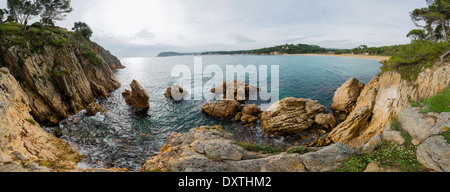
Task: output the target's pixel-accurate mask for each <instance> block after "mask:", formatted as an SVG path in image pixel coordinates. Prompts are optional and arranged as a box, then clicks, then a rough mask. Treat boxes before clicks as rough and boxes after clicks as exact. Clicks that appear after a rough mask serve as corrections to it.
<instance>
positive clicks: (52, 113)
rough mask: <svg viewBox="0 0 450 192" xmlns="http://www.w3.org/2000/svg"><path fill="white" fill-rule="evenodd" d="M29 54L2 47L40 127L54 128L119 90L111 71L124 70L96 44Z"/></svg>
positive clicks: (80, 43)
mask: <svg viewBox="0 0 450 192" xmlns="http://www.w3.org/2000/svg"><path fill="white" fill-rule="evenodd" d="M28 46H29V45H28ZM24 47H25V48H24ZM27 50H28V49H27V48H26V46H11V47H9V48H5V47H1V48H0V60H2V62H1V63H2V65H3V66H4V67H7V68H8V69H9V70H10V72H11V74H12V75H14V77H15V78H16V79H17V80H18V81H19V83H20V85H21V87H22V88H23V91H24V92H25V94H26V96H27V97H28V98H29V107H30V108H31V114H32V115H33V117H34V118H35V120H36V121H38V122H39V123H41V124H45V125H54V124H56V123H58V122H59V121H61V120H63V119H65V118H67V117H68V116H69V115H70V114H75V113H78V112H79V111H80V110H82V109H84V108H85V107H86V106H87V105H89V104H90V103H91V102H92V101H93V100H94V98H95V97H98V98H102V99H105V98H107V97H108V96H109V95H110V94H109V93H110V92H111V91H113V90H115V89H117V88H119V87H120V83H119V82H118V81H117V79H116V78H115V77H114V74H113V71H112V70H115V69H120V68H124V67H123V66H122V65H121V64H120V61H119V60H118V59H117V58H116V57H115V56H113V55H111V54H110V53H109V52H108V51H106V50H105V49H103V48H102V47H100V46H99V45H97V44H95V43H93V42H87V41H81V40H80V41H76V42H71V43H70V44H67V45H65V46H62V47H55V46H44V47H43V49H42V51H41V52H40V53H37V54H31V53H30V52H29V51H27Z"/></svg>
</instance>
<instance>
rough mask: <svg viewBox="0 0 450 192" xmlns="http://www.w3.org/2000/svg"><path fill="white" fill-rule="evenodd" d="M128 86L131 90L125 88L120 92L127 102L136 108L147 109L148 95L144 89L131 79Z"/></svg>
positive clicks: (148, 104)
mask: <svg viewBox="0 0 450 192" xmlns="http://www.w3.org/2000/svg"><path fill="white" fill-rule="evenodd" d="M130 87H131V91H130V90H125V92H123V93H122V96H123V97H124V98H125V101H126V102H127V104H128V105H131V106H132V107H134V108H137V109H149V108H150V96H148V94H147V92H146V91H145V89H144V88H142V86H141V85H140V84H139V83H138V82H137V81H136V80H133V82H132V83H131V84H130Z"/></svg>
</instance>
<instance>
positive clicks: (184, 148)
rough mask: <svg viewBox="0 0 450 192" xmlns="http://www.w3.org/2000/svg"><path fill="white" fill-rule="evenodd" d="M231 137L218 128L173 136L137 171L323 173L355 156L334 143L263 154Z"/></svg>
mask: <svg viewBox="0 0 450 192" xmlns="http://www.w3.org/2000/svg"><path fill="white" fill-rule="evenodd" d="M231 137H232V135H230V134H229V133H226V132H224V131H222V130H221V129H220V128H219V127H200V128H196V129H191V130H190V131H189V132H188V133H185V134H179V133H173V134H172V135H171V137H170V138H169V139H168V140H167V142H166V144H165V145H164V146H163V148H162V149H161V151H160V152H159V154H158V155H157V156H154V157H153V158H151V159H150V160H149V161H147V163H146V164H145V166H144V167H143V168H142V169H141V171H148V170H162V171H170V172H308V171H312V172H326V171H331V170H333V169H335V168H337V167H338V166H340V165H341V164H342V163H343V162H344V161H345V160H346V159H348V158H350V157H351V156H352V155H354V153H355V149H354V148H352V147H351V146H347V145H344V144H342V143H338V144H335V145H332V146H329V147H325V148H323V149H321V150H318V151H316V152H310V153H307V154H303V155H301V154H287V153H282V154H279V155H270V154H269V155H267V154H260V153H255V152H250V151H247V150H245V149H243V148H242V147H240V146H237V145H235V144H234V142H233V141H232V140H230V138H231Z"/></svg>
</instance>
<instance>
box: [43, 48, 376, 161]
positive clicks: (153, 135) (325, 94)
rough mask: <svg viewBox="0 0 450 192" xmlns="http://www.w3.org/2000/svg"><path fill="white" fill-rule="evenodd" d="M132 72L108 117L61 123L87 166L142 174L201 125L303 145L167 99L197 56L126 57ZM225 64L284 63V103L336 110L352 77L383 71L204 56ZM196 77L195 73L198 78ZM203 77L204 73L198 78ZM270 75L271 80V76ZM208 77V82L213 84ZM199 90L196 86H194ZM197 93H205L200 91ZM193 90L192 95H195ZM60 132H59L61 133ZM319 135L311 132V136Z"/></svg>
mask: <svg viewBox="0 0 450 192" xmlns="http://www.w3.org/2000/svg"><path fill="white" fill-rule="evenodd" d="M121 62H122V64H123V65H125V66H126V69H123V70H118V71H115V72H114V73H115V76H116V78H117V79H118V80H119V81H120V82H121V83H122V87H121V88H119V89H118V90H116V91H114V92H113V93H112V96H111V97H110V98H108V99H106V100H98V101H97V102H99V103H100V104H101V105H103V106H105V107H106V108H107V110H108V113H107V115H106V116H101V115H99V114H98V115H97V116H94V117H87V116H86V115H85V111H82V112H80V113H79V114H77V115H75V116H72V117H70V118H68V119H67V120H65V121H63V122H61V124H60V127H59V128H47V129H48V130H49V131H53V132H58V133H59V135H61V138H62V139H64V140H66V141H69V142H70V143H72V144H73V145H74V146H76V147H77V148H78V150H80V152H81V153H82V154H83V155H84V156H85V159H84V160H83V162H82V164H80V165H82V166H90V167H125V168H129V169H131V170H136V169H138V168H139V167H140V165H141V164H142V163H143V162H144V160H145V159H147V158H148V157H150V156H153V155H156V154H157V153H158V151H159V149H160V148H161V146H162V145H163V144H164V142H165V141H166V138H167V137H168V136H169V135H170V134H171V133H172V132H181V133H182V132H187V131H188V130H189V129H191V128H195V127H199V126H201V125H206V126H208V125H222V126H223V127H224V129H225V130H227V131H231V132H235V131H236V130H237V131H236V132H237V133H239V136H238V137H239V138H238V139H240V140H244V141H260V142H265V143H270V144H274V145H285V144H286V143H292V144H302V142H305V141H302V140H300V139H299V138H300V137H299V136H298V135H297V136H292V137H285V138H270V137H264V136H263V135H262V133H261V131H260V130H259V128H258V127H257V128H254V129H242V128H239V126H238V125H235V124H234V123H233V122H231V121H219V120H217V119H215V118H210V117H207V116H205V115H204V114H203V113H202V111H201V106H202V105H203V104H204V103H206V101H205V100H202V101H197V100H190V101H182V102H174V101H172V100H169V99H166V98H165V97H164V93H165V91H166V89H167V88H168V87H169V86H171V85H172V84H173V83H175V82H176V81H177V80H178V79H177V78H172V77H171V70H172V68H173V67H174V66H176V65H187V66H189V67H191V71H192V72H193V71H194V70H193V63H194V59H193V57H190V56H187V57H168V58H154V57H149V58H122V59H121ZM211 64H215V65H219V66H222V67H223V69H224V70H225V66H226V65H238V64H240V65H244V66H245V65H256V66H258V65H267V66H270V65H279V67H280V90H279V91H280V99H283V98H285V97H297V98H311V99H314V100H319V102H320V103H321V104H323V105H324V106H326V107H328V108H329V107H330V106H331V102H332V101H331V100H332V98H333V95H334V92H335V90H336V89H337V88H338V87H339V86H340V85H342V83H344V82H345V81H346V80H347V79H349V78H350V77H356V78H358V79H359V80H360V81H362V82H364V83H368V81H369V80H370V79H371V78H373V77H375V76H376V74H377V73H378V72H379V71H380V70H379V67H380V65H379V64H378V62H377V61H374V60H364V59H357V58H340V57H339V58H338V57H336V58H335V57H311V56H204V57H203V67H205V66H207V65H211ZM192 75H195V74H192ZM197 75H198V74H197ZM269 77H270V76H269ZM133 79H135V80H137V81H138V82H139V83H140V84H141V86H142V87H143V88H144V89H145V90H146V91H147V92H148V94H149V95H150V98H151V99H150V105H151V108H150V110H149V111H148V112H147V113H146V114H144V115H136V114H135V113H134V112H133V111H132V109H131V108H130V107H129V106H128V105H127V104H126V103H125V100H124V99H123V97H122V92H124V90H125V89H130V88H129V84H130V83H131V82H132V80H133ZM207 80H208V78H206V79H204V81H207ZM192 87H193V88H194V86H193V85H192ZM192 91H201V87H200V88H196V89H195V90H192ZM192 91H191V92H190V93H192ZM50 129H51V130H50ZM55 129H56V131H55ZM307 134H311V135H314V134H315V133H313V132H311V133H305V135H307Z"/></svg>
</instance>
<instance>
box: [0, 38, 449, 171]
mask: <svg viewBox="0 0 450 192" xmlns="http://www.w3.org/2000/svg"><path fill="white" fill-rule="evenodd" d="M55 38H56V37H55ZM28 46H29V45H28ZM24 47H25V48H24ZM27 50H28V49H27V48H26V45H25V46H10V47H3V46H2V47H1V50H0V56H1V60H2V63H1V67H3V68H1V73H0V78H1V81H0V82H1V84H0V87H1V90H2V91H1V92H0V99H1V100H0V102H1V109H0V116H1V117H8V118H1V120H0V133H1V134H0V137H1V141H0V171H123V169H120V168H114V169H112V168H111V167H104V169H82V168H80V167H78V166H77V163H78V162H79V161H80V160H81V159H82V156H81V155H80V154H79V152H78V151H77V150H76V149H73V148H72V147H71V145H70V144H69V143H67V142H66V141H64V140H62V139H59V138H57V137H56V136H55V135H53V134H52V133H49V132H46V131H45V130H44V129H43V128H42V126H41V125H46V126H52V125H57V124H59V123H60V122H61V121H63V120H64V121H67V118H71V116H72V115H75V114H78V113H79V112H80V111H83V110H84V109H86V108H98V107H97V106H95V104H94V105H93V104H92V103H93V102H95V101H97V100H96V98H98V99H106V98H108V97H109V96H110V95H111V92H112V91H114V90H116V89H118V88H119V87H121V84H120V83H119V81H118V80H117V79H116V78H115V76H114V72H113V71H114V70H119V69H122V68H124V66H123V65H122V64H121V63H120V61H119V59H117V58H116V57H115V56H113V55H111V54H110V53H109V52H108V51H106V50H105V49H103V48H102V47H100V46H99V45H97V44H95V43H93V42H90V41H83V40H80V41H75V40H74V41H72V42H71V43H68V44H67V45H65V46H63V47H54V46H44V47H43V49H42V50H40V52H37V53H30V52H29V51H27ZM89 55H94V56H95V57H89ZM93 60H95V61H96V62H94V61H93ZM449 67H450V66H449V65H448V63H445V64H444V65H441V66H440V67H437V66H435V67H432V68H430V69H427V70H425V71H424V72H422V73H420V75H419V77H418V79H417V80H415V81H407V80H403V79H402V78H401V75H400V74H398V73H396V72H387V73H384V74H383V75H381V76H380V77H377V78H374V79H373V80H371V81H370V82H369V83H368V84H367V85H364V84H363V83H361V82H359V81H358V80H357V79H355V78H352V79H350V80H348V81H347V82H346V83H345V84H343V85H342V86H341V87H340V88H339V89H338V90H337V91H336V93H335V95H334V99H333V105H332V109H333V111H334V112H335V114H330V113H328V112H327V109H326V107H324V106H323V105H321V104H320V103H319V102H318V101H314V100H311V99H302V98H293V97H289V98H285V99H283V100H281V101H279V102H277V103H275V104H274V105H272V106H271V107H269V110H264V109H258V107H257V106H256V105H252V104H247V105H245V104H244V105H243V103H245V102H239V100H245V98H244V99H239V98H237V97H235V100H223V101H219V102H217V103H207V104H205V105H203V108H202V109H200V108H199V109H195V110H203V112H204V113H205V115H209V116H214V117H217V118H220V119H225V120H234V121H236V122H239V123H241V124H242V125H243V126H244V127H254V126H255V124H257V122H260V128H261V131H262V132H263V133H265V134H268V135H277V136H283V135H290V134H296V133H302V132H305V131H307V130H309V129H311V128H313V129H314V128H315V129H317V130H319V131H324V132H322V134H321V135H319V136H317V138H314V139H313V140H312V141H311V142H308V143H305V145H307V146H303V145H302V146H303V147H304V148H307V150H306V152H305V151H304V150H303V151H304V152H302V153H297V152H288V151H289V150H286V152H281V153H278V154H277V153H264V152H261V151H258V150H256V151H251V150H249V149H248V148H247V147H244V146H243V145H242V144H239V142H237V141H236V139H235V136H233V134H232V133H229V132H226V131H224V130H223V128H222V127H221V126H201V127H192V129H191V130H190V131H188V132H187V133H184V134H183V133H173V134H171V135H170V136H169V137H168V138H167V141H166V142H165V144H164V145H163V147H162V148H161V149H160V150H159V153H157V154H154V155H152V156H153V157H151V158H148V159H149V160H148V161H146V162H145V163H144V164H143V166H142V167H141V169H140V170H141V171H152V170H161V171H200V172H202V171H205V172H210V171H214V172H222V171H231V172H260V171H267V172H290V171H299V172H327V171H333V170H334V169H336V168H338V167H339V166H340V165H342V164H343V163H344V162H345V160H348V159H350V158H352V157H353V156H355V155H358V154H361V153H365V152H368V153H370V151H371V148H372V147H373V145H375V144H376V143H380V142H382V141H386V140H387V141H395V142H398V143H402V138H401V137H398V136H399V135H401V130H393V129H391V128H390V125H391V121H392V118H393V117H398V118H399V121H400V122H401V123H402V124H403V125H404V126H403V130H402V131H406V132H408V133H409V134H410V135H411V137H412V143H413V144H414V145H415V146H418V149H417V159H418V160H419V161H420V162H421V163H422V164H423V165H424V166H425V167H426V168H428V169H430V170H432V171H449V159H450V158H449V156H450V155H449V154H450V152H449V151H448V149H450V148H449V146H448V145H449V144H448V143H446V142H445V140H444V139H443V138H442V137H441V136H439V135H440V134H442V133H444V132H445V131H447V130H448V127H449V114H448V113H441V114H427V115H422V114H420V113H419V112H418V109H417V108H410V107H411V104H412V103H413V102H414V101H417V100H420V99H425V98H429V97H431V96H433V95H436V94H438V93H440V92H441V91H443V90H444V89H445V88H446V87H448V86H449V84H450V78H449V77H450V71H449V70H450V69H449ZM231 83H233V82H231ZM234 83H236V84H239V83H240V82H234ZM133 84H134V85H132V86H131V88H132V89H133V90H132V91H129V92H126V94H124V95H123V96H124V97H126V95H129V96H130V99H129V100H130V103H133V101H136V100H140V97H137V98H133V95H135V94H134V92H135V91H134V89H136V90H139V89H140V88H139V87H140V86H137V85H138V83H137V82H136V83H134V82H133ZM224 84H225V85H226V84H227V83H226V82H225V83H224ZM244 84H245V83H244ZM170 86H172V85H170ZM172 87H173V89H174V90H176V89H180V88H179V87H177V86H175V85H173V86H172ZM224 87H225V86H224ZM235 87H238V86H235ZM244 87H245V88H244V89H252V86H251V85H248V84H246V85H244ZM253 88H255V87H253ZM217 89H220V87H218V88H216V90H217ZM212 92H215V90H214V91H213V90H212ZM224 92H225V94H226V90H225V91H224ZM136 95H140V94H136ZM148 99H149V98H148V97H145V96H144V100H148ZM127 103H128V101H127ZM130 105H132V104H130ZM135 106H137V108H147V109H148V107H150V109H151V108H152V106H149V105H148V103H145V104H144V105H139V104H138V105H135ZM255 106H256V107H255ZM328 111H329V110H328ZM95 113H96V112H94V114H95ZM71 120H72V121H74V120H73V119H71ZM412 121H413V122H422V123H411V122H412ZM243 129H245V128H243ZM302 139H303V140H308V139H306V138H302V137H300V136H299V139H298V140H302ZM309 139H311V138H309ZM295 147H300V146H294V147H292V148H291V149H296V148H295ZM291 151H292V150H291ZM294 151H295V150H294ZM379 171H380V169H379ZM381 171H383V170H381Z"/></svg>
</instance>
